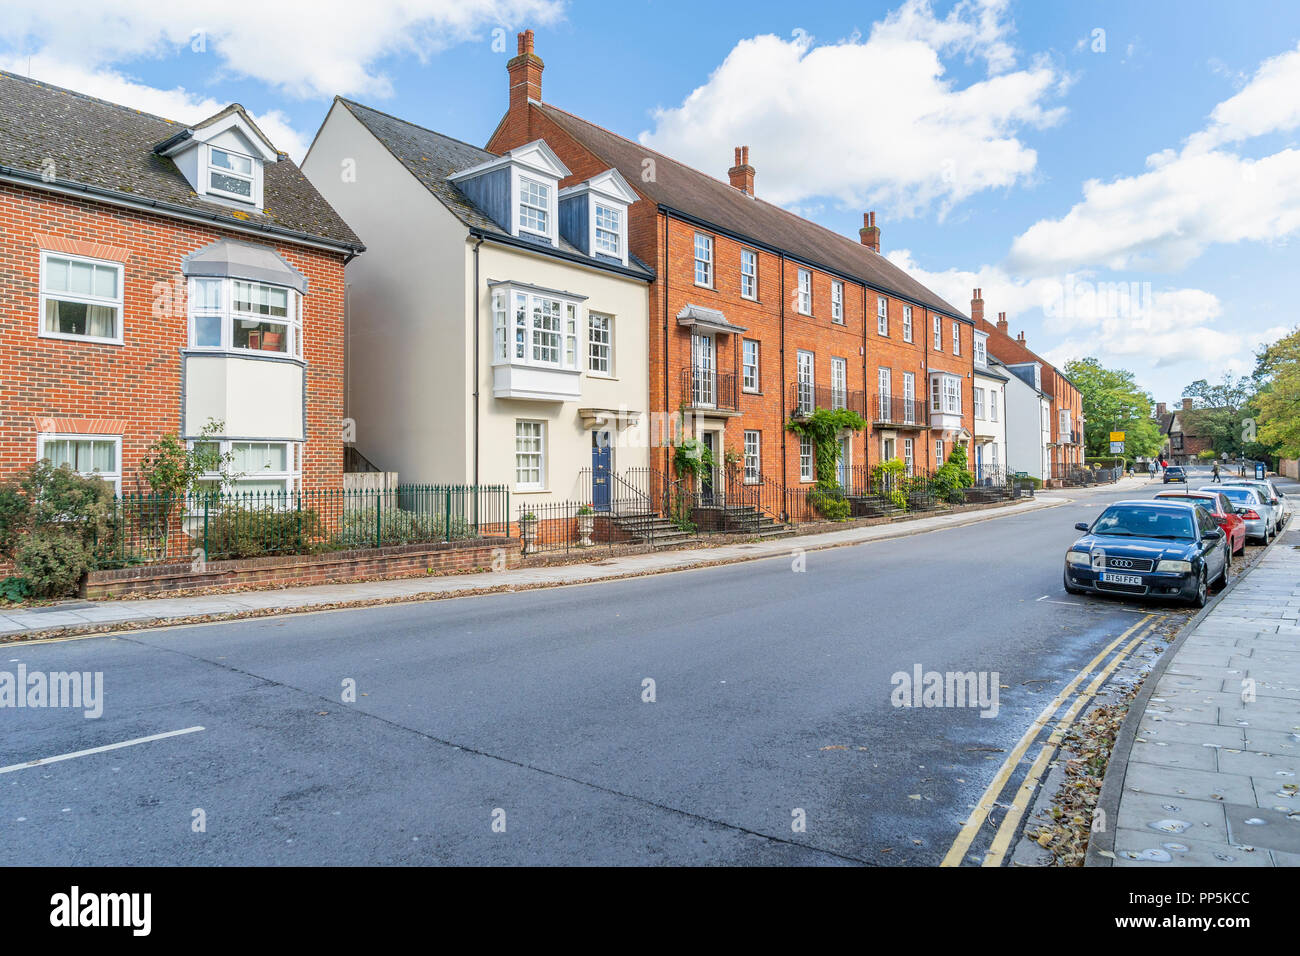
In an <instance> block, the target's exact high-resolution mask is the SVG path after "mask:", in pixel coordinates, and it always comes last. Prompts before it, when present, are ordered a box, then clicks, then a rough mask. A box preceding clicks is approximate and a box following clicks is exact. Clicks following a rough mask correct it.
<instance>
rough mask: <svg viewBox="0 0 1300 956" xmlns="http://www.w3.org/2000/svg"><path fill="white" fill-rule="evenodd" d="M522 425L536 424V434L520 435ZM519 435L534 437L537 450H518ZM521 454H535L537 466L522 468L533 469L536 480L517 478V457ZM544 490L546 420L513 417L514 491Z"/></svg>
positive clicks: (518, 471) (518, 468) (518, 469)
mask: <svg viewBox="0 0 1300 956" xmlns="http://www.w3.org/2000/svg"><path fill="white" fill-rule="evenodd" d="M522 425H529V426H531V425H536V426H537V434H536V435H535V436H521V435H520V426H522ZM521 437H524V438H528V439H531V438H534V437H535V438H536V440H537V451H536V452H531V451H520V448H519V440H520V438H521ZM521 455H527V456H530V457H531V456H533V455H536V457H537V467H536V468H535V469H533V468H525V469H524V470H526V471H534V470H535V471H536V472H537V481H536V482H525V481H520V480H519V473H520V470H521V469H520V467H519V458H520V456H521ZM545 490H546V422H545V421H543V420H541V419H536V418H516V419H515V491H522V492H529V491H545Z"/></svg>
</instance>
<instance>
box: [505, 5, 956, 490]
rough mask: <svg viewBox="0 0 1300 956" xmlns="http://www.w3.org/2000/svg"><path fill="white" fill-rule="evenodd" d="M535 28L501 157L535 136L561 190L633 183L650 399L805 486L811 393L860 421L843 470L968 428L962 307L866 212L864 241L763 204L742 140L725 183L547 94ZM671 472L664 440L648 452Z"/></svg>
mask: <svg viewBox="0 0 1300 956" xmlns="http://www.w3.org/2000/svg"><path fill="white" fill-rule="evenodd" d="M542 70H543V64H542V60H541V58H540V57H539V56H538V55H537V53H536V52H535V50H534V47H533V34H532V31H531V30H530V31H526V32H524V33H522V34H520V35H519V48H518V55H517V56H516V57H514V58H513V59H511V60H510V62H509V64H508V67H507V72H508V75H509V108H508V110H507V111H506V114H505V115H504V116H503V117H502V119H501V122H500V124H499V125H498V127H497V129H496V131H495V132H494V133H493V135H492V137H491V139H490V140H489V142H488V144H487V148H488V149H489V150H491V151H492V152H495V153H503V152H505V151H507V150H510V149H512V148H515V147H517V146H520V145H522V144H524V143H528V142H532V141H534V140H539V139H540V140H544V141H545V142H546V143H547V144H548V145H549V146H550V147H551V148H552V149H553V150H554V151H555V152H556V154H557V155H558V156H559V157H560V158H561V159H562V160H563V162H564V164H565V165H566V166H567V167H568V168H569V169H570V170H571V171H572V176H571V177H570V179H567V180H565V181H563V182H562V183H561V187H565V186H568V185H570V184H572V183H576V182H580V181H581V180H583V179H585V178H587V177H589V176H592V175H595V174H596V173H598V172H600V171H602V170H605V169H609V168H611V167H612V168H614V169H617V170H618V171H619V172H620V173H621V174H622V175H623V177H624V178H625V179H626V180H627V182H628V183H629V184H630V185H631V186H632V188H633V189H634V190H635V191H636V193H637V194H638V196H639V199H638V200H637V201H636V202H634V203H633V204H632V206H631V208H630V211H629V240H630V246H631V249H632V251H633V253H635V254H636V256H637V257H638V258H640V259H641V260H642V261H644V262H646V263H647V264H648V265H649V266H650V267H651V268H652V269H653V270H654V272H655V281H654V283H653V284H652V285H651V288H650V317H651V321H650V408H651V409H652V410H654V411H658V412H660V413H672V412H675V411H677V410H678V409H684V410H686V411H687V412H688V413H691V415H692V418H693V420H694V421H695V422H697V423H698V426H697V427H698V430H699V431H700V433H701V437H702V438H703V440H704V441H705V443H706V444H708V445H710V446H711V447H712V448H713V449H714V451H715V452H716V453H718V454H719V456H720V455H721V453H723V452H724V451H725V452H726V453H728V454H734V455H735V456H737V457H738V458H739V460H740V461H742V462H743V468H744V475H745V480H746V481H748V482H763V481H771V482H776V483H779V484H785V485H788V486H790V487H796V488H797V487H801V486H802V487H811V484H812V482H813V480H814V463H813V461H812V453H811V446H810V445H809V444H808V443H807V442H804V441H801V439H800V438H799V437H798V436H797V435H795V434H792V433H790V432H787V431H786V429H785V424H786V421H787V420H788V419H789V418H790V417H791V416H797V415H799V414H801V413H804V412H806V411H809V410H811V409H812V408H813V407H837V406H838V407H849V408H852V409H854V410H855V411H857V412H858V413H859V414H861V415H862V417H863V418H865V419H866V420H867V421H868V422H869V426H868V429H867V431H866V433H865V434H858V435H853V436H845V438H844V450H845V452H846V454H845V456H844V457H843V461H842V469H841V482H842V483H844V484H849V485H853V484H858V483H860V482H861V481H862V478H863V476H864V475H865V474H866V473H867V470H868V469H869V468H870V467H872V466H874V465H876V464H878V463H879V462H880V461H881V460H882V458H903V459H905V460H906V461H907V462H908V463H909V464H910V465H912V466H913V467H915V468H917V469H927V470H928V469H931V468H933V467H934V465H935V464H936V459H937V457H938V456H939V455H941V454H946V452H947V450H950V449H951V447H952V444H953V443H954V442H963V443H965V442H968V441H969V439H970V437H971V431H970V427H971V423H972V414H973V397H972V388H971V377H972V368H973V362H972V354H973V342H972V338H973V336H972V329H973V325H972V323H971V320H970V319H969V318H967V317H966V316H964V315H963V314H962V313H960V312H959V311H958V310H957V309H956V308H954V307H953V306H952V305H950V304H948V303H947V302H945V301H944V300H943V299H942V298H940V297H939V296H938V295H936V294H935V293H934V292H932V291H931V290H929V289H927V288H926V287H925V286H923V285H922V284H921V283H919V282H917V281H916V280H915V279H913V278H912V277H911V276H909V275H908V274H907V273H905V272H904V271H902V270H901V269H899V268H897V267H896V266H894V265H893V264H892V263H890V262H889V261H888V260H887V259H885V258H884V257H883V256H882V255H881V254H880V229H879V227H878V226H877V225H876V224H875V217H874V214H871V213H869V214H867V215H866V216H865V217H864V224H863V228H862V230H861V234H860V241H857V242H855V241H853V240H851V239H848V238H846V237H844V236H841V235H838V234H836V233H834V232H832V231H830V230H828V229H825V228H823V227H822V226H819V225H817V224H815V223H812V222H809V221H808V220H806V219H802V218H800V217H798V216H796V215H794V214H792V213H790V212H787V211H786V210H784V209H782V208H780V207H779V206H776V205H773V204H771V203H767V202H765V201H764V200H763V199H762V198H761V197H760V195H758V194H757V193H756V189H755V180H756V172H755V167H754V166H753V165H751V163H750V156H749V150H748V147H738V148H737V149H736V151H735V154H734V157H733V159H734V165H733V166H732V167H731V169H730V170H729V182H723V181H722V180H720V179H716V178H714V177H712V176H709V175H707V174H705V173H702V172H700V171H698V170H695V169H692V168H690V167H689V166H686V165H684V164H682V163H679V162H677V161H676V160H673V159H671V158H670V157H668V156H664V155H662V154H660V153H657V152H655V151H653V150H650V149H647V148H646V147H644V146H642V145H640V144H639V143H636V142H634V141H632V140H629V139H626V138H624V137H622V136H619V135H617V134H615V133H612V132H610V131H609V130H607V129H604V128H602V127H600V126H597V125H595V124H593V123H591V122H589V121H587V120H584V119H581V118H579V117H577V116H574V115H573V114H571V113H566V112H564V111H563V110H560V109H558V108H556V107H554V106H552V105H550V104H548V103H545V102H543V100H542V86H541V79H542ZM651 460H652V462H654V463H655V467H658V468H662V469H663V470H664V471H665V472H666V471H667V470H668V462H669V449H667V448H664V449H663V450H662V453H659V452H658V451H657V450H656V452H654V453H652V458H651Z"/></svg>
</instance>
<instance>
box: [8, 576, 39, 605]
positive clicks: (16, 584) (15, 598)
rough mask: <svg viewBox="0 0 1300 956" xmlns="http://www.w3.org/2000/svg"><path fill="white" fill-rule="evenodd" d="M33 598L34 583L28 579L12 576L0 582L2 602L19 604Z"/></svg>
mask: <svg viewBox="0 0 1300 956" xmlns="http://www.w3.org/2000/svg"><path fill="white" fill-rule="evenodd" d="M31 596H32V583H31V582H30V581H28V580H27V579H26V578H23V577H19V576H18V575H16V574H11V575H9V577H7V578H5V579H4V580H0V601H4V602H7V603H9V604H18V603H19V602H20V601H26V600H27V599H28V598H29V597H31Z"/></svg>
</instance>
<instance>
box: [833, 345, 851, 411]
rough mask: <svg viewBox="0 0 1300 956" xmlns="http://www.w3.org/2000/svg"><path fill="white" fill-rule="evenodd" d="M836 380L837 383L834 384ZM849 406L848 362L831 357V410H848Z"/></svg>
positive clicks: (835, 356) (837, 357) (844, 359)
mask: <svg viewBox="0 0 1300 956" xmlns="http://www.w3.org/2000/svg"><path fill="white" fill-rule="evenodd" d="M836 378H838V379H839V382H838V383H836ZM848 405H849V360H848V359H846V358H840V357H839V356H837V355H832V356H831V408H832V409H833V410H834V409H840V408H848Z"/></svg>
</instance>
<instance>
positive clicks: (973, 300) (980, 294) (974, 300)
mask: <svg viewBox="0 0 1300 956" xmlns="http://www.w3.org/2000/svg"><path fill="white" fill-rule="evenodd" d="M970 317H971V318H972V319H973V320H974V321H975V324H976V325H977V326H978V325H979V324H980V322H982V321H984V290H983V289H972V290H971V294H970Z"/></svg>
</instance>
